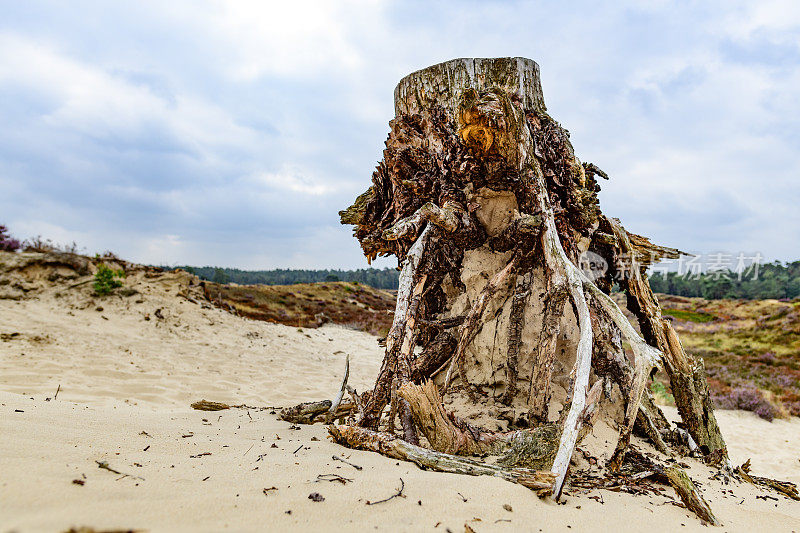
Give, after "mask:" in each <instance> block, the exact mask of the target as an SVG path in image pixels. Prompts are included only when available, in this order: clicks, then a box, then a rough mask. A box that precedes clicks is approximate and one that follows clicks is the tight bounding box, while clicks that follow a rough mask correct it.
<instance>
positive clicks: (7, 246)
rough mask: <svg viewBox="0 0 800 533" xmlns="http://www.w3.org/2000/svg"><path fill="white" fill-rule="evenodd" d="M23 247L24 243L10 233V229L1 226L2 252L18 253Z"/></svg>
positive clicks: (0, 242)
mask: <svg viewBox="0 0 800 533" xmlns="http://www.w3.org/2000/svg"><path fill="white" fill-rule="evenodd" d="M21 246H22V243H20V242H19V240H17V239H15V238H13V237H12V236H11V235H10V234H9V233H8V228H7V227H5V226H3V225H2V224H0V251H3V252H16V251H17V250H19V249H20V247H21Z"/></svg>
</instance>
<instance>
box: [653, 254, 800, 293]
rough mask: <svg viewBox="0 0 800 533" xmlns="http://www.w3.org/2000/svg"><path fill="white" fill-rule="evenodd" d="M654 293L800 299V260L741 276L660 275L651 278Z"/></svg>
mask: <svg viewBox="0 0 800 533" xmlns="http://www.w3.org/2000/svg"><path fill="white" fill-rule="evenodd" d="M650 287H652V289H653V291H654V292H661V293H665V294H674V295H677V296H698V297H701V298H707V299H723V298H742V299H748V300H761V299H764V298H776V299H781V298H789V299H791V298H797V297H798V296H800V261H794V262H792V263H785V264H783V263H780V262H778V261H776V262H774V263H767V264H763V265H759V266H758V267H757V269H756V268H755V267H752V268H750V269H748V270H747V271H745V272H743V273H741V275H740V274H739V273H736V272H733V271H730V270H724V271H717V272H706V273H703V274H700V275H695V274H693V275H685V274H684V275H679V274H678V273H676V272H669V273H663V272H658V273H654V274H653V275H651V276H650Z"/></svg>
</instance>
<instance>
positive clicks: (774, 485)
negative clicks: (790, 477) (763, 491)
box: [734, 459, 800, 500]
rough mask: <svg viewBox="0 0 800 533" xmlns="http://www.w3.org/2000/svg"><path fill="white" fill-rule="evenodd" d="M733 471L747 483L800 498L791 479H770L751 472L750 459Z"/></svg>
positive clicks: (793, 497) (789, 496)
mask: <svg viewBox="0 0 800 533" xmlns="http://www.w3.org/2000/svg"><path fill="white" fill-rule="evenodd" d="M734 472H735V473H736V474H738V475H739V476H740V477H741V478H742V479H744V480H745V481H747V482H748V483H751V484H753V485H760V486H762V487H767V488H770V489H772V490H775V491H777V492H780V493H781V494H783V495H785V496H786V497H788V498H791V499H793V500H800V494H798V492H797V485H795V484H794V483H792V482H791V481H780V480H777V479H770V478H768V477H761V476H756V475H753V474H751V473H750V459H748V460H747V461H746V462H745V463H744V464H743V465H741V466H737V467H736V470H734Z"/></svg>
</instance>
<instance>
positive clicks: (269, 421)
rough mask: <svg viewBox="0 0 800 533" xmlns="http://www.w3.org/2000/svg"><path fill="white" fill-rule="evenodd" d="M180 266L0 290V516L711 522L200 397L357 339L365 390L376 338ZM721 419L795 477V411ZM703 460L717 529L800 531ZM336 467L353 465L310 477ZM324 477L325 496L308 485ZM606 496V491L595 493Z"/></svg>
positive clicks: (509, 525) (247, 393)
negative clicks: (227, 305)
mask: <svg viewBox="0 0 800 533" xmlns="http://www.w3.org/2000/svg"><path fill="white" fill-rule="evenodd" d="M186 281H187V278H186V277H185V276H180V275H178V276H176V275H167V276H165V277H163V278H161V279H156V280H146V279H144V278H143V277H141V276H138V277H133V278H131V279H128V280H127V282H126V283H127V284H128V285H129V286H133V287H135V288H137V289H138V290H139V291H140V292H141V294H140V295H134V296H131V297H127V298H120V297H111V298H107V299H104V300H97V299H92V298H91V297H90V295H89V291H88V289H73V290H71V291H68V292H67V293H66V294H65V295H64V296H61V297H58V298H57V297H56V296H55V292H54V291H53V290H50V291H48V292H45V293H44V294H43V295H41V297H40V298H38V299H36V300H28V301H22V302H12V301H8V300H0V333H2V334H10V333H19V335H17V336H14V337H7V338H8V339H9V340H5V341H3V340H0V435H2V453H1V454H0V531H20V532H28V531H61V530H65V529H68V528H69V527H73V526H91V527H94V528H140V529H145V530H149V531H221V530H229V531H263V530H273V531H282V530H309V531H344V530H349V531H362V530H364V531H365V530H375V529H378V530H383V531H442V532H444V531H447V529H448V528H449V530H451V531H453V532H461V531H464V530H465V524H469V526H470V527H471V528H473V529H474V530H475V531H478V532H483V531H567V530H568V527H567V526H571V529H569V530H571V531H641V530H644V529H646V530H648V531H654V532H655V531H676V530H679V531H684V530H686V531H690V530H704V531H705V529H704V528H703V526H701V524H700V522H699V520H697V518H696V517H695V516H694V515H692V514H690V513H688V512H687V511H686V510H685V509H682V508H680V507H677V506H675V505H672V504H671V503H670V502H671V500H670V499H669V498H666V497H641V496H639V497H633V496H630V495H626V494H617V493H613V492H610V491H592V492H589V493H586V494H579V495H570V496H568V497H567V498H566V503H565V504H564V505H557V504H555V503H553V502H552V501H549V500H540V499H539V498H537V497H536V496H535V495H534V494H533V493H531V492H530V491H528V490H527V489H525V488H523V487H521V486H519V485H514V484H511V483H507V482H504V481H501V480H499V479H493V478H487V477H480V478H479V477H468V476H456V475H446V474H440V473H431V472H425V471H421V470H419V469H418V468H417V467H415V466H414V465H411V464H408V463H399V464H398V462H397V461H393V460H390V459H387V458H385V457H382V456H379V455H377V454H372V453H367V452H358V451H352V450H347V449H345V448H342V447H340V446H337V445H335V444H332V443H330V442H329V441H328V440H327V439H326V431H325V428H324V427H323V426H320V425H316V426H303V427H302V428H301V429H299V430H295V429H290V424H288V423H286V422H282V421H280V420H278V419H277V417H276V416H275V415H273V414H271V411H270V410H261V411H259V410H254V409H253V410H244V409H236V410H228V411H221V412H217V413H209V412H200V411H194V410H191V409H190V408H189V407H188V404H189V403H190V402H192V401H195V400H198V399H202V398H205V399H209V400H216V401H224V402H229V403H236V404H239V403H245V404H247V405H255V406H271V405H288V404H294V403H297V402H300V401H306V400H314V399H322V398H330V397H331V396H333V395H334V394H335V392H336V390H337V389H338V386H339V382H340V379H341V373H342V370H343V364H344V354H345V353H349V354H350V356H351V362H352V367H351V383H352V384H353V385H354V386H355V387H356V388H357V389H359V390H363V389H364V388H365V387H367V386H368V385H369V384H371V382H372V381H373V380H374V378H375V375H376V373H377V370H378V367H379V364H380V360H381V350H380V348H379V347H378V346H377V343H376V341H375V338H374V337H371V336H369V335H366V334H363V333H359V332H354V331H350V330H345V329H341V328H336V327H326V328H321V329H318V330H304V331H303V332H299V331H297V328H289V327H285V326H279V325H272V324H265V323H260V322H254V321H250V320H246V319H241V318H238V317H235V316H232V315H230V314H227V313H225V312H223V311H220V310H217V309H203V308H201V306H200V305H198V304H194V303H190V302H188V301H186V300H185V299H182V298H178V297H177V296H176V294H177V292H178V290H179V289H181V285H182V284H185V283H186ZM140 298H141V299H142V300H143V301H142V303H136V301H137V299H140ZM98 306H101V307H103V311H96V310H95V309H96V308H97V307H98ZM159 308H160V309H162V311H161V314H162V315H163V316H164V317H165V318H164V319H159V318H157V317H156V316H155V310H156V309H159ZM145 314H149V316H150V320H149V321H146V320H144V316H145ZM103 317H105V318H103ZM106 319H107V320H106ZM58 385H61V391H60V392H59V394H58V398H57V399H51V400H50V401H47V398H52V397H53V395H54V393H55V391H56V388H57V387H58ZM17 410H20V411H22V412H17ZM204 419H205V420H207V422H206V421H204ZM719 420H720V424H721V426H722V428H723V431H724V433H725V436H726V438H727V440H728V443H729V445H730V448H731V455H732V459H733V460H734V462H736V463H741V462H743V461H744V460H745V459H746V458H748V457H750V458H752V463H753V469H754V472H755V473H759V474H763V475H770V476H774V477H779V478H782V479H788V480H790V481H794V482H800V448H799V447H798V446H797V442H798V437H800V421H798V420H797V419H794V420H791V421H781V420H779V421H775V422H773V423H767V422H764V421H762V420H759V419H757V418H756V417H755V416H753V415H751V414H750V413H731V412H721V413H719ZM143 432H144V433H143ZM273 445H276V446H277V448H275V447H273ZM301 446H302V447H301ZM298 448H299V449H298ZM203 453H210V455H201V456H198V455H199V454H203ZM333 455H338V456H340V457H345V458H349V460H350V461H352V462H353V463H355V464H358V465H360V466H362V467H363V470H360V471H359V470H356V469H354V468H353V467H351V466H348V465H346V464H344V463H341V462H338V461H333V460H332V459H331V457H332V456H333ZM192 456H196V457H192ZM96 461H106V462H107V463H108V465H109V466H110V467H111V468H114V469H116V470H118V471H120V472H122V473H124V474H129V475H130V476H128V477H122V476H120V475H117V474H114V473H111V472H109V471H106V470H103V469H100V468H98V466H97V464H96ZM692 464H693V465H694V466H693V468H692V471H691V474H692V476H693V478H694V479H695V480H696V481H698V482H700V483H701V484H702V490H703V493H704V495H705V496H706V498H708V499H709V501H710V502H711V505H712V507H713V508H714V511H715V513H716V515H717V517H718V518H719V519H720V520H721V521H722V522H723V524H724V527H723V528H721V529H720V530H721V531H746V530H751V531H762V530H765V531H800V504H799V503H797V502H792V501H789V500H787V499H785V498H783V497H778V500H777V501H774V500H771V499H766V500H763V499H757V498H756V495H767V496H772V497H776V496H777V495H776V494H774V493H768V492H762V491H759V490H757V489H755V488H753V487H750V486H746V485H739V484H735V485H731V486H724V485H723V484H722V483H721V482H720V481H715V480H710V479H709V474H710V471H708V470H705V469H704V468H703V467H700V466H697V465H696V464H695V463H693V462H692ZM332 473H335V474H339V475H341V476H344V477H346V478H349V479H352V482H349V483H347V484H346V485H342V484H339V483H335V482H333V483H332V482H327V481H323V482H319V483H317V482H315V480H316V478H317V475H319V474H332ZM131 476H139V477H141V478H144V479H137V478H135V477H131ZM400 478H402V479H403V480H404V482H405V490H404V495H405V496H406V497H405V498H395V499H393V500H391V501H388V502H385V503H381V504H378V505H374V506H368V505H366V502H367V501H368V500H372V501H375V500H379V499H381V498H385V497H388V496H390V495H391V494H392V493H393V492H394V491H395V490H396V489H397V488H398V487H399V485H400ZM74 479H80V480H84V481H85V485H83V486H80V485H77V484H73V482H72V481H73V480H74ZM271 487H276V489H275V490H268V491H267V493H266V494H265V493H264V489H265V488H267V489H269V488H271ZM731 488H733V490H734V492H735V495H734V494H729V493H726V492H725V491H726V490H728V489H731ZM312 492H318V493H320V494H322V495H323V496H324V498H325V501H323V502H313V501H311V500H310V499H308V495H309V494H310V493H312ZM665 494H670V495H672V493H671V489H666V490H665ZM598 495H599V496H601V497H602V501H603V503H602V504H601V503H600V502H598V501H595V500H594V499H590V496H598ZM464 500H466V501H464ZM420 502H421V504H420ZM503 504H509V505H511V506H512V507H513V511H512V512H509V511H506V510H505V509H503ZM287 511H291V514H289V513H287Z"/></svg>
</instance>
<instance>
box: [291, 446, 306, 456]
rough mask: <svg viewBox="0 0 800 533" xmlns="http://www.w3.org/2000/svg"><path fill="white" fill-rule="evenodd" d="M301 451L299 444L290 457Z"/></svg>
mask: <svg viewBox="0 0 800 533" xmlns="http://www.w3.org/2000/svg"><path fill="white" fill-rule="evenodd" d="M302 449H303V445H302V444H301V445H300V446H299V447H298V448H297V449H296V450H295V451H293V452H292V455H294V454H296V453H297V452H299V451H300V450H302Z"/></svg>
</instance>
